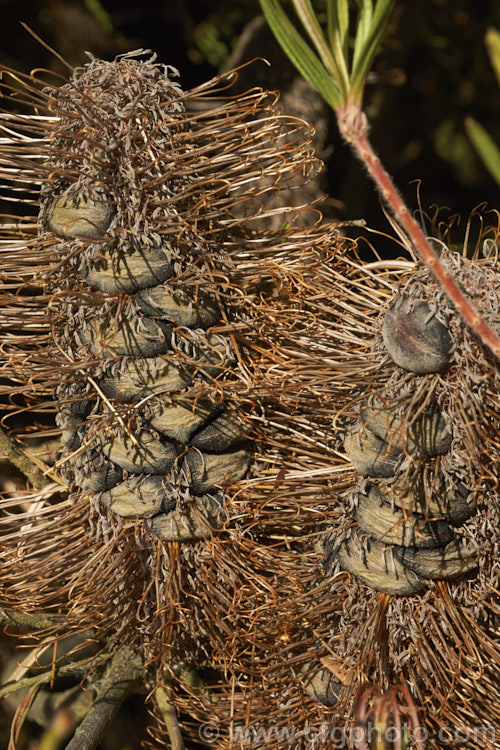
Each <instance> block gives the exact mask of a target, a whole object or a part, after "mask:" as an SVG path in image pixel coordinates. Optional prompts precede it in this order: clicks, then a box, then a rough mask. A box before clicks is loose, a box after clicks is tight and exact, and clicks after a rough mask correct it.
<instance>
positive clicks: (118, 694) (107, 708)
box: [66, 648, 143, 750]
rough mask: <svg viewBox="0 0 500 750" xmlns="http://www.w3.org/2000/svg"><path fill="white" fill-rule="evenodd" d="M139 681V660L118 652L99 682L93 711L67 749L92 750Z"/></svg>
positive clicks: (128, 651)
mask: <svg viewBox="0 0 500 750" xmlns="http://www.w3.org/2000/svg"><path fill="white" fill-rule="evenodd" d="M142 681H143V666H142V662H141V660H140V658H139V657H138V656H137V655H136V654H134V653H133V652H132V651H130V649H128V648H122V649H120V650H119V651H117V652H116V654H115V655H114V656H113V658H112V660H111V662H110V664H109V667H108V668H107V670H106V672H105V674H104V676H103V678H102V680H101V682H100V685H99V689H98V692H97V696H96V699H95V701H94V703H93V704H92V708H91V709H90V711H89V712H88V714H87V715H86V717H85V718H84V720H83V721H82V723H81V724H80V726H79V727H78V729H77V730H76V732H75V734H74V736H73V738H72V739H71V740H70V742H69V743H68V745H67V746H66V750H95V748H96V747H97V746H98V745H99V742H100V741H101V739H102V737H103V735H104V732H105V731H106V728H107V726H108V725H109V723H110V722H111V721H112V720H113V718H114V716H115V715H116V713H117V711H118V709H119V708H120V706H121V704H122V703H123V701H124V700H125V698H126V697H127V695H128V694H129V693H131V692H132V691H133V689H134V688H135V687H136V686H137V685H139V684H140V683H141V682H142Z"/></svg>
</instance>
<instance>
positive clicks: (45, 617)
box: [0, 608, 64, 630]
mask: <svg viewBox="0 0 500 750" xmlns="http://www.w3.org/2000/svg"><path fill="white" fill-rule="evenodd" d="M61 622H64V615H49V614H47V613H45V612H37V613H32V612H14V611H12V610H11V609H2V608H0V627H2V626H6V625H8V626H9V627H10V628H11V629H12V630H19V629H21V628H24V627H27V628H29V629H30V630H45V629H47V628H51V627H52V626H53V625H59V624H60V623H61Z"/></svg>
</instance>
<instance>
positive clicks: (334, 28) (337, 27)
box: [326, 0, 349, 62]
mask: <svg viewBox="0 0 500 750" xmlns="http://www.w3.org/2000/svg"><path fill="white" fill-rule="evenodd" d="M326 12H327V24H328V39H329V41H330V47H331V48H332V50H333V49H334V48H335V47H337V45H339V44H340V47H341V49H342V55H343V57H344V60H345V61H346V62H347V59H348V57H347V56H348V52H349V49H348V42H349V2H348V0H327V4H326Z"/></svg>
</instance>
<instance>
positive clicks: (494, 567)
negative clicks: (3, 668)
mask: <svg viewBox="0 0 500 750" xmlns="http://www.w3.org/2000/svg"><path fill="white" fill-rule="evenodd" d="M171 74H172V71H171V69H166V68H163V67H162V66H158V65H156V64H155V63H154V61H153V60H149V61H145V62H143V61H141V60H139V59H136V57H135V56H134V55H132V56H125V57H122V58H119V59H117V60H116V61H115V62H113V63H103V62H101V61H97V60H93V61H92V62H91V63H90V64H89V65H88V66H86V67H85V68H83V69H81V70H77V71H75V72H74V74H73V77H72V80H71V81H70V83H69V84H67V85H65V86H62V87H61V88H52V89H51V90H48V91H46V92H45V93H40V92H39V91H38V89H37V90H36V92H37V93H32V94H31V96H32V104H33V103H34V102H35V101H36V106H37V113H38V114H37V116H36V117H33V116H32V115H27V116H22V115H16V116H10V117H9V118H7V121H6V120H5V119H4V132H5V133H6V136H7V139H8V142H6V143H5V144H3V152H2V156H1V158H2V164H3V165H4V173H5V175H6V176H7V177H14V178H15V179H16V180H19V181H20V185H21V186H26V191H27V192H26V195H28V189H31V191H32V193H31V196H32V197H31V198H29V199H28V200H31V201H32V202H31V205H32V206H33V215H32V216H31V217H28V218H26V219H17V220H15V221H13V222H12V223H11V224H10V225H7V226H5V227H4V233H5V236H6V243H5V245H4V253H3V255H4V258H5V260H4V261H3V267H2V268H3V274H4V278H5V280H6V281H5V290H4V296H3V303H4V320H5V327H4V330H5V333H4V338H3V349H2V351H3V357H4V360H3V361H4V364H3V375H4V377H5V378H6V380H7V381H8V383H7V384H6V385H5V387H4V393H6V394H8V395H9V398H10V399H11V401H10V403H11V404H12V406H11V407H10V408H11V411H12V413H13V416H14V414H15V413H16V412H18V411H19V409H28V410H30V411H36V410H37V409H38V410H41V411H42V412H43V411H46V410H48V409H52V410H54V411H57V414H58V416H57V421H58V427H59V429H60V431H61V432H62V441H63V443H64V445H65V448H64V450H63V452H62V453H61V455H60V456H59V457H58V460H57V462H56V463H55V465H54V467H52V469H51V471H52V476H53V477H54V478H56V479H57V480H59V482H61V481H62V485H67V486H68V487H69V495H67V494H66V493H65V491H64V486H62V485H61V484H52V485H49V486H48V487H47V488H45V489H44V490H43V491H42V493H40V494H34V495H32V496H30V495H25V496H23V497H22V498H21V499H20V498H19V497H13V498H6V499H5V501H4V503H3V510H4V513H5V517H4V527H5V529H6V532H7V536H6V537H5V552H4V558H3V559H4V564H3V567H2V600H3V601H4V602H5V603H7V604H8V605H9V606H11V607H12V608H13V609H22V610H27V611H37V610H40V609H43V610H48V611H49V612H51V611H52V612H54V611H55V612H59V611H60V612H62V613H64V620H63V622H62V623H61V624H60V625H58V624H54V625H53V626H52V633H53V634H54V635H60V634H62V633H66V632H68V630H69V631H71V630H74V631H82V630H83V629H84V628H92V633H93V637H94V638H95V639H101V640H103V641H104V640H105V641H106V648H107V649H108V650H113V649H117V648H118V647H119V645H121V644H122V643H123V642H125V643H126V644H127V645H128V647H130V648H131V649H133V651H134V652H135V653H139V654H140V655H141V656H142V658H143V661H144V663H145V665H146V667H147V670H146V673H147V675H148V679H149V686H150V687H155V686H158V687H159V688H160V689H161V690H163V694H162V693H161V692H159V691H158V690H157V692H156V707H155V709H154V710H155V711H160V713H162V701H163V700H164V697H165V695H167V696H168V701H170V702H171V703H173V704H174V705H175V706H176V707H177V708H178V710H179V711H180V712H182V715H183V716H186V717H190V718H189V719H188V718H186V720H185V721H184V724H183V733H184V737H185V738H190V737H192V738H193V740H194V742H196V743H197V742H199V741H200V739H201V740H203V739H206V740H207V744H211V745H212V746H213V745H214V742H213V737H212V738H210V737H207V738H204V737H203V736H201V737H200V735H199V732H198V730H199V723H200V722H204V721H206V720H207V718H209V719H210V721H212V722H213V724H214V727H215V729H216V732H217V733H218V740H217V746H219V747H229V746H240V743H241V741H244V742H250V741H252V740H254V744H255V746H257V747H259V746H266V747H277V748H278V747H279V748H285V747H296V748H313V747H317V746H318V744H320V745H321V746H322V747H326V748H327V747H335V746H337V747H338V741H339V732H344V730H346V729H348V727H349V725H350V723H351V719H350V716H351V712H352V707H353V701H354V699H355V694H356V691H357V690H358V687H359V685H360V684H361V685H362V684H363V683H365V682H371V683H375V684H376V685H378V690H379V691H380V690H386V689H388V688H389V689H390V688H391V686H393V685H395V684H396V683H397V684H400V683H403V684H404V683H406V684H407V685H408V687H409V689H410V691H411V692H412V694H413V697H414V700H415V701H416V703H417V704H418V705H420V706H421V707H422V708H423V714H422V716H421V718H422V721H423V722H424V724H425V728H426V730H428V731H430V732H431V738H430V739H429V742H428V746H429V747H436V748H437V747H438V746H439V743H438V741H437V740H436V739H435V737H436V732H437V730H438V729H439V728H440V727H451V729H450V732H452V730H453V727H457V726H458V727H460V726H462V725H464V724H465V725H469V724H471V723H473V722H474V723H476V724H482V725H483V726H486V725H487V723H488V722H489V721H493V719H494V717H496V716H498V714H499V713H500V706H499V701H498V693H497V692H496V691H495V680H496V676H495V675H496V673H497V670H498V663H499V661H500V659H499V655H498V649H497V645H496V636H497V633H498V615H499V611H498V601H497V600H496V598H495V590H496V589H497V586H498V582H497V576H498V519H497V514H498V493H497V486H496V480H495V465H496V462H497V461H498V433H499V430H498V394H497V388H496V387H495V384H494V382H495V377H496V363H495V362H494V360H492V358H491V357H490V355H489V354H488V352H485V351H484V350H483V348H482V347H481V346H480V345H479V344H478V343H477V342H476V341H475V339H474V337H473V336H472V335H471V334H470V333H469V332H468V331H467V330H466V329H465V328H464V326H463V324H462V322H461V320H460V319H459V317H458V316H457V315H456V313H455V312H454V311H453V310H452V309H451V308H449V307H448V303H447V302H446V300H445V299H444V298H443V296H442V295H441V294H440V293H439V290H438V289H437V288H436V286H435V282H434V281H433V280H432V279H431V278H430V277H429V275H428V273H427V272H426V271H424V270H422V269H421V267H420V266H419V265H418V264H415V265H414V264H412V263H409V262H405V261H402V262H392V263H388V264H386V265H384V263H383V262H381V261H377V262H375V263H373V264H363V263H362V262H361V261H360V260H359V258H358V257H357V254H356V250H355V247H354V246H351V243H348V242H347V241H346V240H342V239H341V238H340V237H339V236H338V233H337V231H336V229H335V227H333V226H331V225H330V226H317V227H315V228H312V229H303V230H300V231H299V230H293V229H292V230H288V231H283V232H282V233H277V234H276V235H270V234H262V235H258V234H257V233H255V232H254V231H252V228H253V227H254V226H255V227H257V226H258V223H257V221H254V219H256V218H258V217H255V216H253V215H251V216H249V217H248V221H247V222H246V223H245V222H242V221H241V219H239V220H238V221H237V220H236V219H233V218H232V215H231V208H232V206H233V205H234V203H235V202H236V203H237V204H238V216H241V206H242V205H244V202H245V199H246V198H247V197H252V198H254V197H255V195H256V194H258V193H259V191H260V190H261V189H264V188H263V187H261V184H260V177H261V175H262V174H263V172H265V173H266V182H265V190H269V189H272V188H273V187H276V188H279V186H280V184H281V180H282V179H283V180H284V179H285V178H286V176H287V175H288V174H290V175H292V174H293V173H294V172H295V171H297V170H301V169H303V170H305V171H307V170H314V169H315V163H314V160H313V159H312V155H311V153H310V150H309V145H308V140H307V136H308V130H307V128H306V127H305V125H303V124H301V123H297V122H294V121H290V120H288V121H287V120H285V121H283V120H281V119H280V118H279V117H277V115H276V112H275V111H274V110H273V108H272V106H271V104H270V103H269V99H268V98H267V97H266V96H265V95H264V94H262V93H261V92H251V93H248V94H247V95H244V96H242V97H240V98H237V99H228V100H227V101H225V103H223V104H220V103H219V104H218V106H216V107H215V108H208V107H205V108H204V109H197V110H194V111H191V110H190V103H191V102H193V101H195V100H196V99H199V100H200V101H202V102H203V101H205V100H209V99H210V96H212V95H214V96H215V97H217V96H218V95H219V94H220V93H221V91H220V89H218V88H217V86H218V85H219V84H218V82H211V83H209V84H207V85H205V86H202V87H199V88H198V89H195V90H194V91H191V92H187V93H183V92H182V91H181V90H180V89H179V87H178V86H177V85H176V84H173V83H172V81H171V80H170V78H171ZM33 83H34V82H33V81H32V80H31V79H27V80H26V92H27V94H29V92H30V91H31V85H32V84H33ZM205 104H206V102H205ZM40 112H42V114H39V113H40ZM96 123H99V127H97V126H96ZM293 129H296V131H297V138H296V141H295V142H294V141H293V139H292V141H291V140H290V131H291V130H293ZM282 133H283V135H284V136H286V139H285V138H284V139H283V140H280V138H281V134H282ZM304 136H305V139H304ZM32 156H34V157H35V158H34V159H33V158H32ZM273 174H274V175H275V182H274V184H269V182H268V179H267V178H268V177H269V175H271V176H272V175H273ZM264 200H265V198H264ZM28 205H29V204H28ZM491 248H492V251H491V254H490V255H488V256H487V257H484V258H480V257H479V254H478V253H476V254H475V256H474V258H473V259H472V260H467V259H466V258H463V259H462V258H460V257H459V256H456V255H452V254H449V253H444V254H443V257H444V259H445V260H446V262H447V263H449V264H451V265H453V266H454V272H455V275H456V276H457V277H458V278H459V279H460V281H461V283H462V285H463V286H464V288H465V289H466V290H467V292H468V293H469V294H470V295H471V296H473V297H474V301H475V303H476V305H477V307H478V308H479V309H480V311H481V313H482V314H483V315H484V316H485V317H486V318H487V319H489V321H490V322H492V323H494V320H493V318H494V317H495V315H497V310H498V299H497V292H496V290H497V288H498V284H497V283H496V281H497V276H498V270H497V267H496V262H495V261H496V256H495V254H494V252H493V250H494V246H493V245H491ZM21 320H22V323H23V326H25V327H24V328H22V327H21ZM30 499H31V501H32V504H31V506H26V503H27V502H28V503H29V502H30ZM23 503H25V505H24V507H23ZM27 510H28V511H29V518H27V515H26V513H27ZM462 545H463V546H462ZM436 651H438V652H439V658H437V659H436V658H435V653H436ZM464 653H466V658H464V656H463V655H464ZM201 670H205V671H204V672H202V674H201V675H200V671H201ZM471 671H473V672H474V674H476V675H479V674H481V680H482V681H481V683H480V684H478V683H477V682H473V681H472V679H471V676H470V675H471ZM450 673H452V674H451V676H450ZM201 678H203V679H201ZM162 695H163V696H164V697H163V698H162V697H161V696H162ZM485 695H487V696H488V701H486V700H485ZM167 713H168V712H167ZM165 715H166V714H165V712H163V716H165ZM471 715H472V716H473V722H471V720H470V717H471ZM245 731H246V734H245ZM266 731H267V734H265V733H264V734H263V733H262V732H266ZM171 732H172V727H171V726H169V727H168V728H165V726H163V725H162V721H161V719H159V725H158V728H157V730H156V734H155V737H156V740H155V743H156V744H155V745H154V746H155V747H158V746H162V744H165V742H166V741H167V739H166V737H167V735H168V736H169V737H170V739H171ZM256 733H257V734H256ZM259 733H260V734H259ZM432 733H433V734H432ZM488 742H489V738H488V736H486V740H484V741H483V740H482V739H481V738H480V737H479V738H477V737H476V738H475V739H473V740H471V742H470V743H469V745H468V746H470V747H478V748H479V747H488V744H487V743H488Z"/></svg>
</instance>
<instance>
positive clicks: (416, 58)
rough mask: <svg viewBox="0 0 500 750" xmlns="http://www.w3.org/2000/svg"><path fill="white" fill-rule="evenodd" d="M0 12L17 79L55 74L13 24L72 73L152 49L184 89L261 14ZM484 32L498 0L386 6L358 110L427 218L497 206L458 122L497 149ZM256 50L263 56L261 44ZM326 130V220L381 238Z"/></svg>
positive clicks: (101, 0)
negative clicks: (385, 23)
mask: <svg viewBox="0 0 500 750" xmlns="http://www.w3.org/2000/svg"><path fill="white" fill-rule="evenodd" d="M316 7H317V6H316ZM0 9H1V14H2V15H1V19H2V24H1V31H0V36H1V45H0V49H1V57H2V62H3V63H4V64H7V65H10V66H12V67H14V68H16V69H19V70H22V71H24V72H27V71H28V70H29V69H31V68H32V67H35V66H47V67H51V68H56V69H59V70H61V71H62V70H63V69H62V66H61V65H60V64H59V63H58V61H57V60H56V59H55V58H54V56H52V55H50V53H49V52H47V51H46V50H45V49H44V48H43V47H41V46H40V45H39V44H38V43H37V42H36V41H35V40H34V39H32V38H31V37H30V36H29V34H28V33H27V32H26V31H24V29H23V28H22V27H21V26H20V23H19V21H20V20H23V21H25V22H26V23H27V24H29V25H30V26H31V28H32V29H33V30H34V31H36V32H37V33H38V34H39V35H40V36H41V37H42V38H43V39H44V41H46V42H47V43H48V44H49V45H51V46H53V47H54V48H55V49H56V50H57V51H58V52H60V53H61V54H62V55H63V56H64V57H65V58H66V59H67V60H68V61H69V62H70V63H71V64H73V65H78V64H81V63H82V62H84V61H85V59H86V57H85V50H90V51H91V52H93V53H94V54H95V55H98V56H102V57H105V58H108V59H111V58H112V57H113V56H114V55H115V54H117V53H120V52H124V51H126V50H130V49H136V48H138V47H144V48H149V49H152V50H154V51H156V52H157V53H158V58H159V61H161V62H165V63H170V64H172V65H174V66H176V67H177V68H179V70H180V72H181V82H182V85H183V87H184V88H189V87H191V86H194V85H197V84H199V83H201V82H203V81H204V80H206V79H208V78H210V77H211V76H212V75H213V74H214V73H216V72H218V71H219V70H221V69H222V68H223V67H224V65H225V64H226V61H227V59H228V56H229V55H230V53H231V52H232V50H233V49H234V48H235V47H236V45H237V43H238V39H239V38H240V36H241V33H242V31H243V29H244V28H245V25H246V24H247V23H248V22H249V21H251V20H252V19H253V18H255V17H256V16H257V15H259V13H260V8H259V4H258V1H257V0H239V2H236V3H235V2H234V0H163V2H162V1H161V0H156V1H155V0H144V2H142V3H141V4H140V3H138V2H137V1H135V2H134V1H133V0H132V1H131V0H121V2H120V1H119V0H38V1H37V0H22V1H21V2H19V0H0ZM489 26H496V27H497V28H500V2H498V0H497V1H495V0H492V1H491V2H484V1H482V0H479V1H478V0H419V2H417V3H405V2H401V3H399V5H398V6H397V8H396V10H395V13H394V16H393V20H392V23H391V27H390V30H389V33H388V35H387V37H386V40H385V43H384V48H383V51H382V54H381V55H379V57H378V58H377V60H376V62H375V70H374V73H373V74H372V75H371V81H370V84H369V86H368V88H367V95H366V110H367V112H368V114H369V117H370V120H371V122H372V141H373V144H374V146H375V148H376V150H377V151H378V153H379V155H380V156H381V158H382V162H383V163H384V164H385V166H386V167H387V168H388V170H389V172H390V173H391V174H392V175H393V176H394V178H395V180H396V183H397V185H398V187H399V188H400V190H401V192H402V193H403V194H404V196H405V198H406V200H407V202H408V204H409V206H410V207H411V208H412V209H415V208H416V207H417V203H418V199H417V183H416V182H415V181H420V196H421V202H422V206H423V208H424V209H425V210H430V207H431V206H433V205H438V206H440V207H448V208H449V211H450V212H451V213H455V212H458V213H459V214H460V215H461V216H462V217H464V218H466V217H467V216H468V215H469V213H470V212H471V210H472V209H473V208H474V207H475V206H477V205H478V204H480V203H482V202H486V203H487V204H488V206H489V207H490V208H496V207H498V206H499V203H500V201H499V192H500V188H499V187H498V186H497V185H496V184H495V182H494V181H493V179H492V178H491V177H490V176H489V174H488V172H487V170H486V169H485V168H484V166H483V165H482V163H481V161H480V160H479V158H478V157H477V156H476V154H475V152H474V151H473V149H472V147H471V145H470V144H469V142H468V140H467V136H466V134H465V131H464V124H463V123H464V118H465V117H466V116H467V115H471V116H472V117H474V118H475V119H477V120H478V121H479V122H481V123H482V124H483V125H484V126H485V127H486V128H487V129H488V130H489V132H490V133H491V135H492V136H493V137H494V138H495V140H496V141H497V142H498V143H500V118H499V102H500V97H499V93H500V89H499V87H498V84H497V81H496V79H495V76H494V73H493V70H492V68H491V66H490V63H489V59H488V56H487V53H486V50H485V45H484V34H485V32H486V30H487V28H488V27H489ZM260 54H261V55H263V56H269V57H272V54H273V52H272V49H271V47H270V45H269V43H268V42H267V41H266V42H265V43H263V44H262V49H260ZM262 68H263V66H260V69H261V70H262ZM286 68H287V66H286V65H284V64H279V65H278V66H277V68H276V67H275V70H274V77H273V76H271V77H270V80H272V84H273V86H275V85H278V87H279V88H282V89H284V88H285V87H286V85H287V82H288V81H289V78H290V76H291V75H292V73H291V71H290V69H286ZM255 75H256V81H255V82H256V83H259V84H262V83H264V84H265V83H266V78H264V79H263V80H259V75H260V73H258V72H257V68H256V74H255ZM264 75H266V74H264ZM280 78H282V81H280ZM247 80H248V79H247ZM280 83H281V85H280ZM328 127H329V130H328V144H329V145H330V146H331V147H332V148H330V151H329V155H328V157H327V172H326V182H325V185H324V187H325V188H326V190H327V191H328V193H329V195H330V197H331V200H330V202H329V204H328V205H327V207H326V212H327V214H329V215H330V216H332V215H333V216H334V217H335V218H339V219H360V218H364V219H365V220H366V221H367V222H368V224H369V225H370V226H372V227H374V228H380V229H383V230H386V231H387V230H388V224H387V222H386V220H385V218H384V217H383V215H382V212H381V208H380V204H379V201H378V198H377V197H376V195H375V193H374V191H373V189H372V187H371V185H370V184H369V183H368V180H367V179H366V178H365V176H364V174H363V170H362V168H361V167H360V166H359V165H358V164H357V163H356V162H355V161H354V159H353V158H352V157H351V155H350V153H349V151H348V149H347V148H346V147H345V146H344V145H343V144H342V143H341V142H340V140H339V138H338V135H337V132H336V128H335V122H334V119H333V117H332V118H331V120H330V122H329V125H328ZM463 223H464V222H463Z"/></svg>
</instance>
